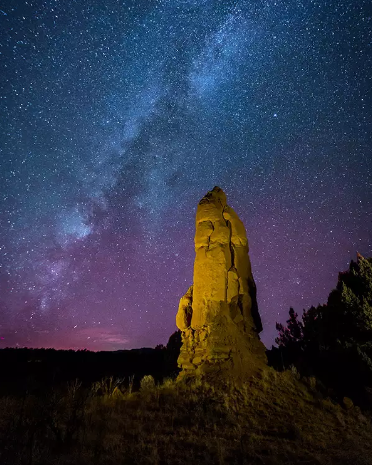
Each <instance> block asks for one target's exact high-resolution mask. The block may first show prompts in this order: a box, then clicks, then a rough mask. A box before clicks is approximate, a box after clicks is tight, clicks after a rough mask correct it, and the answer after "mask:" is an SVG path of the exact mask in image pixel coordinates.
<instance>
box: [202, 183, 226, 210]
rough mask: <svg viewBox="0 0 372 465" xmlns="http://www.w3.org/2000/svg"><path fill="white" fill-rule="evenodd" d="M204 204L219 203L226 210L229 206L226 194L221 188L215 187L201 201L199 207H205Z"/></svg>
mask: <svg viewBox="0 0 372 465" xmlns="http://www.w3.org/2000/svg"><path fill="white" fill-rule="evenodd" d="M204 203H216V204H218V203H219V204H221V206H222V208H224V207H225V206H226V204H227V199H226V194H225V192H224V191H223V190H222V189H221V188H220V187H218V186H215V187H214V188H213V189H212V190H211V191H209V192H207V193H206V194H205V196H204V197H203V198H202V199H201V200H200V202H199V205H203V204H204Z"/></svg>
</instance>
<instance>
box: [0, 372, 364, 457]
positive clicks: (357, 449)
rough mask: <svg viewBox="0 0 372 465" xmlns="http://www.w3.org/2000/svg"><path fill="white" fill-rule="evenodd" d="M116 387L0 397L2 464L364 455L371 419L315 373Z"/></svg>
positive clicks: (68, 387) (76, 385)
mask: <svg viewBox="0 0 372 465" xmlns="http://www.w3.org/2000/svg"><path fill="white" fill-rule="evenodd" d="M119 381H120V380H115V379H113V380H110V379H106V380H103V381H102V382H101V383H100V385H101V386H111V387H113V386H115V387H118V386H119V389H120V392H121V395H120V396H118V395H115V389H113V390H111V391H112V392H111V394H110V392H106V393H104V392H100V391H99V390H97V389H96V386H93V387H92V388H88V387H84V386H83V385H82V384H81V383H80V382H78V381H77V382H74V383H69V384H67V385H64V386H56V387H54V388H52V389H51V390H50V391H49V393H48V395H42V396H39V395H37V394H32V393H29V394H27V395H25V396H21V397H17V396H6V397H2V398H0V443H1V447H0V460H1V463H2V464H4V465H10V464H11V465H23V464H25V465H26V464H27V465H33V464H34V465H36V464H38V465H44V464H45V465H46V464H48V465H57V464H58V465H67V464H76V463H79V464H81V465H85V464H105V465H111V464H112V465H120V464H123V465H129V464H130V465H132V464H138V465H142V464H148V465H152V464H154V465H157V464H164V465H167V464H169V465H170V464H172V465H177V464H178V465H182V464H189V463H196V464H199V463H203V464H206V465H208V464H237V465H238V464H239V465H240V464H247V465H248V464H253V465H254V464H261V465H262V464H264V465H265V464H267V465H276V464H277V465H278V464H288V463H290V464H304V463H306V464H318V465H322V464H324V465H332V464H337V465H346V464H349V463H353V464H355V465H358V464H360V465H361V464H370V463H372V462H371V460H372V459H371V457H372V444H371V442H370V437H371V434H372V428H371V424H370V420H368V419H367V418H366V417H365V416H364V415H363V414H362V413H361V411H360V410H359V408H358V407H354V406H352V404H350V402H348V403H347V406H340V405H338V404H335V403H334V402H332V401H331V400H330V399H328V398H325V397H323V395H322V392H321V391H319V390H317V386H316V382H314V380H308V379H302V380H299V379H298V376H297V375H294V374H293V373H292V372H291V371H286V372H282V373H278V372H276V371H275V370H274V369H272V368H269V367H268V368H266V369H265V371H263V372H262V373H261V376H260V377H259V378H258V377H256V378H252V379H250V380H249V382H247V383H245V384H244V385H242V386H240V387H239V388H237V387H235V386H234V385H232V384H226V385H225V387H224V389H221V390H219V389H216V388H215V387H214V386H212V385H210V384H207V383H203V382H202V381H200V380H195V381H194V382H192V383H189V384H184V383H181V382H174V381H172V380H170V379H168V380H166V381H165V382H164V383H163V384H161V385H152V387H151V388H150V387H149V388H148V389H146V390H145V391H142V390H141V391H139V392H134V393H133V392H130V391H129V390H128V387H126V386H125V383H124V384H122V383H120V382H119Z"/></svg>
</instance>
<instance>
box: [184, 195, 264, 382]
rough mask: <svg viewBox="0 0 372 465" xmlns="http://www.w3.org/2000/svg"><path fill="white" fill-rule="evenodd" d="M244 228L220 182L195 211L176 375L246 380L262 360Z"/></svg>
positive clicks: (262, 349) (261, 364)
mask: <svg viewBox="0 0 372 465" xmlns="http://www.w3.org/2000/svg"><path fill="white" fill-rule="evenodd" d="M248 251H249V248H248V241H247V235H246V232H245V228H244V225H243V223H242V222H241V220H240V219H239V217H238V215H237V214H236V213H235V211H234V210H233V209H232V208H230V207H229V206H228V205H227V203H226V195H225V193H224V192H223V191H222V189H220V188H219V187H215V188H214V189H213V190H212V191H210V192H208V193H207V194H206V195H205V196H204V197H203V198H202V199H201V201H200V202H199V205H198V208H197V212H196V232H195V252H196V257H195V263H194V283H193V286H191V287H190V288H189V289H188V291H187V292H186V294H185V295H184V296H183V297H182V298H181V301H180V304H179V309H178V313H177V317H176V323H177V326H178V328H179V329H180V330H181V331H182V342H183V344H182V348H181V353H180V356H179V359H178V364H179V366H180V367H181V368H182V371H181V374H180V377H181V378H183V377H185V376H198V375H206V374H210V375H215V376H219V377H224V376H227V377H231V376H233V377H234V378H235V379H237V378H241V379H244V378H246V377H247V376H249V375H251V374H253V373H254V372H256V371H258V370H260V369H261V367H263V366H264V365H265V364H266V355H265V347H264V345H263V344H262V342H261V341H260V339H259V336H258V333H259V332H260V331H261V330H262V324H261V319H260V316H259V313H258V309H257V301H256V286H255V283H254V279H253V276H252V270H251V263H250V260H249V255H248Z"/></svg>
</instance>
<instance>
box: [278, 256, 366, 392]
mask: <svg viewBox="0 0 372 465" xmlns="http://www.w3.org/2000/svg"><path fill="white" fill-rule="evenodd" d="M276 328H277V330H278V331H279V335H278V337H277V338H276V343H277V344H278V346H279V348H280V349H281V356H282V359H283V360H284V364H286V365H289V364H291V363H293V364H295V365H296V366H297V367H298V368H299V369H304V368H305V371H313V372H315V373H316V374H317V375H320V376H321V377H323V378H327V379H328V381H334V382H335V383H336V382H337V383H339V384H341V385H342V386H343V387H345V388H346V389H349V390H352V389H354V388H357V387H361V386H362V385H363V386H367V385H372V258H369V259H366V258H364V257H362V256H361V255H360V254H358V255H357V261H356V262H355V261H351V263H350V267H349V269H348V270H347V271H345V272H342V273H340V274H339V277H338V283H337V286H336V289H334V290H333V291H332V292H331V293H330V294H329V297H328V301H327V304H326V305H319V306H318V307H311V308H310V309H309V310H307V311H304V313H303V315H302V319H301V320H299V318H298V315H297V313H296V312H295V311H294V310H293V308H291V309H290V311H289V319H288V320H287V325H282V324H280V323H277V325H276ZM304 364H305V365H306V366H305V367H304Z"/></svg>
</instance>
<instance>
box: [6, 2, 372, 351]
mask: <svg viewBox="0 0 372 465" xmlns="http://www.w3.org/2000/svg"><path fill="white" fill-rule="evenodd" d="M0 53H1V54H0V63H1V65H0V69H1V73H0V105H1V110H0V136H1V137H0V139H1V140H0V202H1V203H0V248H1V250H0V254H1V255H0V312H1V313H0V337H1V340H0V347H7V346H8V347H10V346H12V347H15V346H20V347H23V346H28V347H55V348H66V349H67V348H73V349H82V348H87V349H90V350H117V349H123V348H135V347H144V346H150V347H151V346H152V347H153V346H155V345H156V344H159V343H166V342H167V340H168V338H169V336H170V335H171V334H172V332H174V331H175V329H176V327H175V315H176V312H177V308H178V302H179V299H180V297H181V296H182V295H183V294H184V293H185V292H186V290H187V288H188V287H189V285H190V284H192V271H193V260H194V248H193V247H194V246H193V237H194V218H195V210H196V206H197V203H198V201H199V199H200V198H201V197H202V196H203V195H204V194H205V193H206V192H207V191H208V190H210V189H212V188H213V187H214V186H215V185H218V186H220V187H221V188H223V189H224V191H225V192H226V194H227V197H228V202H229V204H230V205H231V206H232V207H233V208H234V209H235V210H236V211H237V213H238V214H239V215H240V217H241V219H242V220H243V222H244V224H245V226H246V229H247V234H248V240H249V244H250V256H251V261H252V268H253V274H254V277H255V280H256V283H257V288H258V302H259V309H260V313H261V316H262V320H263V325H264V331H263V333H262V340H263V342H264V343H265V344H266V345H267V346H270V345H271V344H272V343H273V342H274V338H275V335H276V330H275V322H276V321H281V322H283V321H285V320H286V319H287V315H288V310H289V307H290V306H293V307H294V308H295V309H296V311H298V312H299V313H301V312H302V309H304V308H308V307H309V306H311V305H317V304H318V303H324V302H325V301H326V298H327V296H328V293H329V292H330V290H331V289H332V288H333V287H334V286H335V284H336V281H337V275H338V272H339V271H343V270H345V269H347V267H348V264H349V262H350V260H351V259H353V258H356V252H357V251H358V252H360V253H361V254H362V255H365V256H371V255H372V238H371V233H372V223H371V221H372V205H371V204H372V132H371V129H372V90H371V89H372V4H371V2H370V0H365V1H363V0H350V1H341V0H340V1H337V0H336V1H333V0H332V1H330V0H328V1H327V0H302V1H301V0H284V1H281V0H276V1H262V0H250V1H243V0H242V1H236V0H235V1H228V0H121V1H116V0H105V1H100V2H98V1H93V0H92V1H89V2H83V1H82V0H80V1H79V0H75V1H73V0H63V1H62V0H58V1H57V0H55V1H52V0H48V1H41V0H36V1H33V0H30V1H22V0H14V1H5V2H3V3H2V6H1V10H0Z"/></svg>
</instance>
